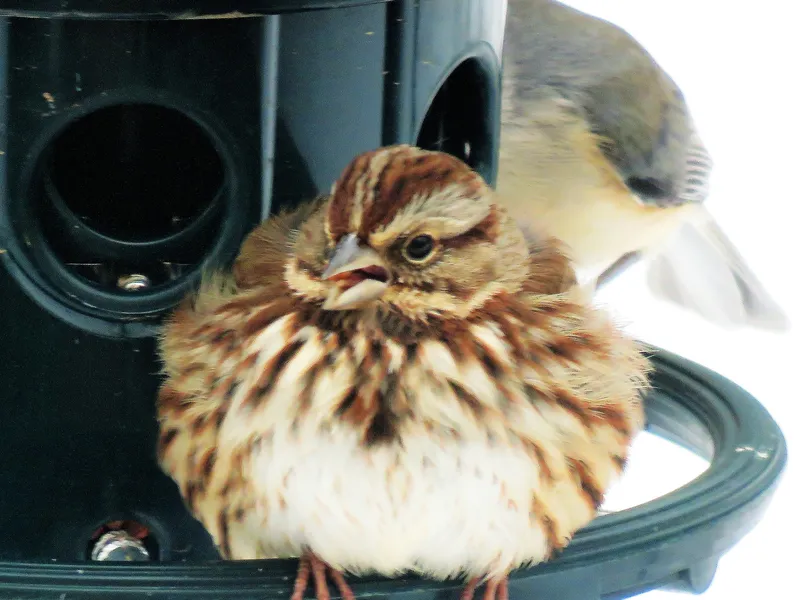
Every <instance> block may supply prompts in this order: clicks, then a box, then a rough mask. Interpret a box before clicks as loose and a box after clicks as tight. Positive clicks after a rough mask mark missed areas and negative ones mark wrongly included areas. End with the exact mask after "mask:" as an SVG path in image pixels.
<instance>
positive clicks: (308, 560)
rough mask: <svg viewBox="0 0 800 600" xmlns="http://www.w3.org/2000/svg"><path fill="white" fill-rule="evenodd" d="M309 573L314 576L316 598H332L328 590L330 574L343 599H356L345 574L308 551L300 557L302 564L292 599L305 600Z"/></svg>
mask: <svg viewBox="0 0 800 600" xmlns="http://www.w3.org/2000/svg"><path fill="white" fill-rule="evenodd" d="M309 575H313V577H314V591H315V592H316V594H315V598H316V600H331V593H330V590H328V581H327V578H326V575H330V576H331V579H332V580H333V582H334V583H335V584H336V587H337V588H338V589H339V594H340V595H341V596H342V599H343V600H355V599H356V597H355V596H354V595H353V591H352V590H351V589H350V586H349V585H347V582H346V581H345V580H344V576H343V575H342V574H341V573H340V572H339V571H337V570H336V569H333V568H331V567H330V566H328V565H327V564H325V563H324V562H322V561H321V560H320V559H319V558H317V557H316V556H314V554H312V553H311V552H307V553H306V554H304V555H303V556H302V557H301V558H300V565H299V566H298V568H297V577H296V578H295V580H294V591H293V592H292V597H291V598H290V600H303V594H304V593H305V591H306V588H307V587H308V579H309Z"/></svg>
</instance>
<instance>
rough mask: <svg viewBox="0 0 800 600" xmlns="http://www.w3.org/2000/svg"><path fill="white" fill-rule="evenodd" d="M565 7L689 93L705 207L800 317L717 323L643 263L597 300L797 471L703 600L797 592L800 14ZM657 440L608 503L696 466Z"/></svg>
mask: <svg viewBox="0 0 800 600" xmlns="http://www.w3.org/2000/svg"><path fill="white" fill-rule="evenodd" d="M565 3H566V4H569V5H571V6H574V7H575V8H578V9H580V10H583V11H585V12H588V13H591V14H594V15H596V16H599V17H602V18H604V19H607V20H609V21H611V22H613V23H616V24H617V25H620V26H622V27H623V28H624V29H626V30H627V31H628V32H629V33H631V34H632V35H633V36H634V37H636V38H637V39H638V40H639V42H640V43H642V44H643V45H644V46H645V48H647V50H648V51H649V52H650V53H651V54H652V55H653V56H654V57H655V59H656V60H657V62H658V63H659V64H660V65H661V66H662V67H663V68H664V69H665V70H666V71H667V72H668V73H669V74H670V75H671V76H672V77H673V79H675V81H676V83H677V84H678V85H679V86H680V87H681V88H682V89H683V91H684V93H685V94H686V97H687V100H688V102H689V106H690V108H691V110H692V112H693V115H694V117H695V120H696V123H697V126H698V129H699V130H700V133H701V135H702V137H703V139H704V141H705V142H706V145H707V146H708V149H709V151H710V152H711V156H712V158H713V160H714V163H715V171H714V174H713V179H712V195H711V197H710V200H709V204H708V206H709V208H710V210H711V212H712V213H713V214H714V215H715V216H716V218H717V220H718V221H719V222H720V223H721V225H722V226H723V228H724V229H725V231H726V232H727V233H728V235H729V236H730V237H731V239H732V240H733V241H734V242H735V243H736V245H737V247H738V248H739V249H740V250H741V252H742V254H743V255H744V256H745V258H746V259H747V261H748V263H749V264H750V266H751V267H753V269H754V271H755V272H756V273H757V274H758V275H759V278H760V279H761V281H762V282H763V283H764V285H765V286H766V287H767V289H769V290H770V291H771V292H772V293H773V295H774V297H775V298H776V299H777V300H778V301H779V302H780V303H781V304H782V306H783V307H784V308H785V309H786V311H787V312H788V313H789V317H790V319H792V321H793V323H794V328H793V331H791V332H789V333H788V334H783V335H776V334H768V333H760V332H757V331H753V330H739V331H725V330H722V329H719V328H717V327H714V326H713V325H710V324H708V323H706V322H703V321H701V320H700V319H699V318H696V317H694V316H693V315H692V314H689V313H687V312H684V311H682V310H681V309H679V308H677V307H674V306H673V305H671V304H667V303H664V302H661V301H658V300H656V299H654V298H653V297H652V296H651V295H650V294H649V292H648V290H647V288H646V285H645V281H644V271H643V268H641V267H637V268H636V269H634V270H633V271H631V272H629V273H627V274H625V275H624V276H623V277H622V278H620V279H619V280H617V281H615V282H613V283H612V284H611V285H610V286H609V287H608V288H607V289H606V290H604V292H603V293H602V294H601V295H600V300H601V301H602V302H603V303H605V304H607V305H608V306H609V307H611V308H612V309H613V310H614V311H615V312H616V313H617V314H618V316H619V317H620V318H621V319H622V320H623V321H624V322H627V323H628V330H629V331H631V332H633V333H634V334H636V335H637V336H638V337H640V338H642V339H645V340H647V341H649V342H652V343H654V344H657V345H659V346H662V347H664V348H667V349H669V350H671V351H673V352H676V353H678V354H681V355H683V356H686V357H687V358H690V359H692V360H695V361H697V362H699V363H702V364H704V365H706V366H707V367H710V368H712V369H714V370H716V371H718V372H720V373H722V374H723V375H725V376H727V377H728V378H730V379H732V380H734V381H735V382H736V383H738V384H739V385H741V386H742V387H744V388H745V389H747V390H748V391H749V392H750V393H751V394H753V395H754V396H755V397H756V398H758V399H759V400H760V401H761V402H762V403H763V404H764V405H765V406H766V407H767V409H768V410H769V411H770V413H771V414H772V415H773V417H774V418H775V419H776V421H777V422H778V423H779V424H780V426H781V428H782V429H783V432H784V435H785V436H786V438H787V442H788V445H789V461H790V464H789V466H788V469H787V471H786V474H785V476H784V479H783V481H782V483H781V485H780V488H779V490H778V493H777V494H776V496H775V498H774V500H773V502H772V504H771V506H770V509H769V510H768V512H767V514H766V515H765V516H764V518H763V520H762V521H761V523H760V525H759V526H758V527H757V528H756V529H755V530H754V531H753V532H752V533H750V534H749V535H748V536H747V537H746V538H745V539H744V540H742V542H740V544H739V545H738V546H737V547H736V548H734V549H733V550H732V551H731V552H729V553H728V554H727V555H726V556H725V557H723V559H722V560H721V562H720V565H719V569H718V571H717V575H716V578H715V580H714V583H713V584H712V586H711V588H710V589H709V590H708V591H707V592H706V593H705V594H704V595H703V596H701V598H702V600H723V599H724V600H737V599H739V598H742V599H748V600H749V599H760V600H783V599H787V600H789V599H797V598H800V591H798V587H800V586H798V584H797V581H798V577H799V576H800V573H799V571H800V547H799V545H800V539H798V538H799V537H800V535H799V534H800V517H799V516H798V515H800V485H799V482H798V479H799V477H798V476H800V469H798V467H797V465H798V463H797V460H793V459H794V458H796V457H795V455H794V454H793V450H795V449H796V448H797V444H796V441H797V440H800V391H798V390H800V385H799V384H798V380H800V333H798V330H800V301H798V298H799V297H800V296H798V294H797V291H796V288H797V280H798V258H800V253H799V252H798V247H799V246H800V239H798V238H800V220H799V219H798V216H797V208H798V206H799V205H800V186H799V185H798V181H800V149H799V148H800V96H798V94H797V93H796V90H798V88H799V87H800V27H798V18H797V11H798V10H800V9H799V8H798V6H796V3H795V2H792V1H791V0H760V1H759V2H726V1H723V0H669V1H668V0H658V1H657V0H570V1H567V2H565ZM658 441H659V440H658V439H652V438H651V439H648V438H643V439H641V440H640V441H639V443H638V444H637V445H636V447H635V450H636V453H635V455H634V457H633V458H634V460H633V461H632V465H631V469H630V472H629V474H628V477H626V478H625V480H624V481H623V482H622V484H621V485H620V486H619V488H618V489H617V490H615V493H614V494H613V495H612V496H611V497H610V498H609V504H612V505H614V506H618V505H619V506H622V505H625V504H626V503H627V504H630V503H638V501H640V500H643V499H646V497H653V496H657V495H659V494H660V493H663V492H665V491H667V490H666V489H665V486H666V487H667V488H668V487H669V486H670V485H680V484H681V483H683V482H684V481H685V480H686V479H688V478H691V477H692V476H693V475H695V474H697V472H698V470H701V469H702V465H698V461H697V460H691V457H689V458H688V459H687V458H686V457H685V456H682V453H680V452H677V451H676V450H671V448H670V447H669V446H668V445H667V444H666V443H664V442H662V443H661V444H658V443H657V442H658ZM665 446H666V447H665ZM665 475H668V476H669V477H668V480H669V481H667V480H665ZM640 597H641V598H643V599H645V598H646V600H668V599H672V598H675V597H676V596H675V594H673V593H668V592H662V591H656V592H650V593H648V594H645V595H643V596H640Z"/></svg>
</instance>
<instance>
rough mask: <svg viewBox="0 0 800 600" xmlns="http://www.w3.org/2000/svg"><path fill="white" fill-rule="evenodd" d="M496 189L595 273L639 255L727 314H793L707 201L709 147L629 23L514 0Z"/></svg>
mask: <svg viewBox="0 0 800 600" xmlns="http://www.w3.org/2000/svg"><path fill="white" fill-rule="evenodd" d="M503 54H504V56H503V63H504V64H503V68H504V79H503V111H502V133H501V150H500V168H499V176H498V192H499V194H500V198H501V201H502V203H503V204H504V205H505V206H506V208H507V209H508V210H509V212H510V213H511V214H512V215H513V216H514V217H515V218H516V219H517V220H519V221H520V222H521V223H523V224H525V223H528V224H531V225H536V226H537V227H539V228H542V229H543V230H545V231H546V232H547V233H549V234H551V235H554V236H556V237H558V238H560V239H561V240H562V241H563V242H564V243H566V244H567V245H568V246H569V249H570V251H571V257H572V258H573V260H574V261H575V264H576V269H577V270H578V273H579V277H580V278H581V281H582V282H584V283H587V284H589V285H594V286H599V285H603V284H604V283H606V282H608V281H609V280H610V279H612V278H613V277H614V276H616V275H617V274H618V273H620V272H621V271H622V270H624V269H625V268H626V267H628V266H630V265H631V264H632V263H634V262H636V261H637V260H639V259H641V258H643V257H647V258H648V259H650V265H649V273H648V281H649V284H650V286H651V288H652V289H653V291H654V292H655V293H656V295H658V296H661V297H662V298H665V299H668V300H670V301H672V302H675V303H677V304H680V305H682V306H684V307H686V308H689V309H690V310H692V311H694V312H695V313H698V314H699V315H700V316H702V317H704V318H705V319H707V320H709V321H712V322H714V323H717V324H718V325H722V326H726V327H736V326H742V325H748V326H752V327H757V328H763V329H771V330H784V329H786V328H787V327H788V323H787V317H786V316H785V314H784V312H783V310H782V309H781V308H780V307H779V306H778V304H777V303H776V302H775V301H774V300H773V299H772V298H771V296H770V294H769V293H768V292H767V290H766V289H765V288H764V286H763V285H762V284H761V282H760V281H759V280H758V278H757V277H756V275H755V274H754V273H753V271H752V269H751V268H750V267H749V266H748V265H747V263H746V262H745V260H744V259H743V257H742V256H741V254H740V253H739V252H738V251H737V249H736V247H735V246H734V244H733V243H732V242H731V240H730V239H729V238H728V237H727V236H726V235H725V233H724V232H723V231H722V229H721V228H720V226H719V225H718V224H717V222H716V221H715V220H714V218H713V216H712V215H711V214H710V213H709V212H708V210H707V209H706V207H705V204H704V202H705V200H706V199H707V197H708V193H709V179H710V175H711V171H712V161H711V158H710V157H709V154H708V152H707V151H706V148H705V147H704V145H703V142H702V141H701V139H700V137H699V135H698V132H697V130H696V128H695V124H694V122H693V120H692V117H691V114H690V111H689V109H688V107H687V103H686V101H685V99H684V96H683V94H682V92H681V90H680V89H679V88H678V86H677V85H676V84H675V82H674V81H673V80H672V79H671V78H670V77H669V76H668V75H667V74H666V73H665V72H664V70H663V69H662V68H661V67H660V66H659V65H658V64H657V63H656V62H655V60H654V59H653V57H652V56H651V55H650V54H649V53H648V52H647V51H646V50H645V49H644V48H643V47H642V46H641V45H640V44H639V43H638V42H637V41H636V40H635V39H634V38H633V37H632V36H631V35H629V34H628V33H626V32H625V31H624V30H622V29H621V28H619V27H617V26H615V25H613V24H611V23H609V22H607V21H604V20H602V19H599V18H596V17H593V16H590V15H587V14H585V13H583V12H580V11H578V10H576V9H573V8H571V7H568V6H565V5H564V4H561V3H559V2H555V1H552V0H510V1H509V3H508V20H507V28H506V37H505V42H504V50H503Z"/></svg>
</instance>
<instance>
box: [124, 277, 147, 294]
mask: <svg viewBox="0 0 800 600" xmlns="http://www.w3.org/2000/svg"><path fill="white" fill-rule="evenodd" d="M117 287H118V288H120V289H123V290H125V291H126V292H139V291H141V290H146V289H147V288H149V287H150V278H149V277H147V275H140V274H138V273H133V274H131V275H123V276H122V277H120V278H119V279H117Z"/></svg>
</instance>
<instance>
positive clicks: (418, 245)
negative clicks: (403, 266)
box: [403, 234, 433, 262]
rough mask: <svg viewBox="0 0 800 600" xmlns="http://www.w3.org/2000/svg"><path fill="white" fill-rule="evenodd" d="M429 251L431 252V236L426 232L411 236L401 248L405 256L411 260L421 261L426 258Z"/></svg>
mask: <svg viewBox="0 0 800 600" xmlns="http://www.w3.org/2000/svg"><path fill="white" fill-rule="evenodd" d="M431 252H433V238H432V237H431V236H429V235H427V234H426V235H418V236H417V237H414V238H411V241H409V242H408V243H407V244H406V246H405V248H404V249H403V253H404V254H405V255H406V258H407V259H408V260H410V261H411V262H421V261H423V260H425V259H426V258H428V257H429V256H430V255H431Z"/></svg>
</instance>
